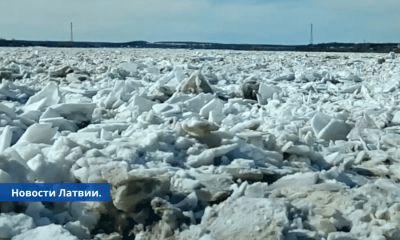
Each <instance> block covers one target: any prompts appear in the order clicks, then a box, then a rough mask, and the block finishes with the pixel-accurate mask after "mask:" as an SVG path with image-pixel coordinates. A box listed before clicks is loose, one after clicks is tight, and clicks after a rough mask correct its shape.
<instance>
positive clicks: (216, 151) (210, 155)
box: [187, 144, 238, 167]
mask: <svg viewBox="0 0 400 240" xmlns="http://www.w3.org/2000/svg"><path fill="white" fill-rule="evenodd" d="M237 147H238V145H237V144H231V145H227V146H221V147H217V148H211V149H207V150H205V151H203V152H202V153H201V154H200V155H197V156H193V155H190V156H189V157H188V159H187V163H188V165H189V166H191V167H200V166H203V165H211V164H213V162H214V158H216V157H220V156H223V155H225V154H227V153H229V152H230V151H232V150H234V149H236V148H237Z"/></svg>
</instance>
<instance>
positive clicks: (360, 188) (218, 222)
mask: <svg viewBox="0 0 400 240" xmlns="http://www.w3.org/2000/svg"><path fill="white" fill-rule="evenodd" d="M399 64H400V60H399V58H398V56H396V54H395V53H390V54H372V53H362V54H352V53H297V52H251V51H248V52H241V51H219V50H218V51H213V50H201V51H189V50H167V49H165V50H160V49H128V48H127V49H77V48H74V49H68V48H65V49H51V48H1V49H0V80H1V84H0V183H12V182H14V183H34V182H37V183H61V182H64V183H65V182H70V183H98V182H103V183H110V186H111V189H110V193H111V201H110V202H63V203H58V202H54V203H52V202H31V203H26V202H18V203H8V202H2V203H1V204H0V239H21V240H22V239H26V240H28V239H29V240H35V239H40V240H41V239H52V238H55V236H56V237H57V239H68V240H69V239H71V240H72V239H108V240H117V239H141V240H153V239H154V240H155V239H157V240H158V239H168V240H190V239H192V240H220V239H233V240H236V239H237V240H242V239H271V240H275V239H279V240H303V239H308V240H310V239H311V240H344V239H346V240H356V239H367V240H387V239H389V240H397V239H400V232H399V230H398V226H399V225H400V215H399V211H400V205H399V202H400V199H399V197H400V188H399V181H400V150H399V144H400V106H399V103H400V99H399V97H400V95H399V87H400V86H399V76H400V66H399Z"/></svg>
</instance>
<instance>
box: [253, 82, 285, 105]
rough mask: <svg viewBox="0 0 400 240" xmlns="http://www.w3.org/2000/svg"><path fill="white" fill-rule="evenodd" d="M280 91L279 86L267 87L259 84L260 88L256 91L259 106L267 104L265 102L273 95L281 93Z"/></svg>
mask: <svg viewBox="0 0 400 240" xmlns="http://www.w3.org/2000/svg"><path fill="white" fill-rule="evenodd" d="M281 92H282V89H281V88H280V87H279V86H274V85H267V84H265V83H261V84H260V87H259V89H258V93H259V96H258V99H259V102H258V103H259V104H262V105H264V104H267V100H268V99H270V98H271V99H272V96H273V95H274V93H277V94H279V93H281Z"/></svg>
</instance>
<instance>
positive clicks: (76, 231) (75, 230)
mask: <svg viewBox="0 0 400 240" xmlns="http://www.w3.org/2000/svg"><path fill="white" fill-rule="evenodd" d="M64 228H65V229H67V230H68V231H69V232H70V233H71V234H72V235H74V236H76V237H78V238H79V239H90V233H89V230H88V229H87V227H85V226H82V224H81V223H80V222H79V221H75V222H69V223H67V224H65V226H64Z"/></svg>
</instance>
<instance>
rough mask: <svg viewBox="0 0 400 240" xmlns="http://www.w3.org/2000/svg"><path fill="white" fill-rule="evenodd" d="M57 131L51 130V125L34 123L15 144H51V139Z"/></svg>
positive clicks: (55, 129)
mask: <svg viewBox="0 0 400 240" xmlns="http://www.w3.org/2000/svg"><path fill="white" fill-rule="evenodd" d="M57 130H58V128H52V124H51V123H35V124H33V125H32V126H30V127H29V128H28V129H27V130H26V131H25V133H24V134H23V135H22V136H21V138H20V139H19V140H18V142H17V143H16V144H21V143H23V142H27V143H45V144H51V139H52V138H53V137H54V135H55V134H56V132H57Z"/></svg>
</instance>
